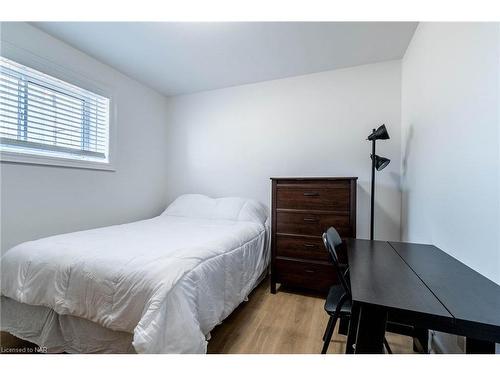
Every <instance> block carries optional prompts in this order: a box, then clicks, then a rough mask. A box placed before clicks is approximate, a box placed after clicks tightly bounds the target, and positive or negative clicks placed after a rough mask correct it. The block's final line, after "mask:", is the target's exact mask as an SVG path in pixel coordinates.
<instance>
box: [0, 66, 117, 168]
mask: <svg viewBox="0 0 500 375" xmlns="http://www.w3.org/2000/svg"><path fill="white" fill-rule="evenodd" d="M109 102H110V100H109V98H105V97H103V96H100V95H97V94H95V93H93V92H90V91H88V90H85V89H82V88H80V87H77V86H74V85H72V84H69V83H67V82H63V81H61V80H59V79H57V78H54V77H51V76H49V75H47V74H44V73H41V72H39V71H36V70H34V69H31V68H28V67H26V66H23V65H21V64H18V63H16V62H14V61H11V60H9V59H7V58H4V57H0V148H1V151H2V159H3V160H7V161H16V160H11V158H9V159H6V157H5V156H6V155H8V156H11V157H12V156H14V159H15V156H16V155H21V156H28V157H29V158H28V159H27V160H28V162H30V161H32V160H35V159H36V158H37V157H38V158H40V157H41V158H43V159H44V160H54V159H59V160H61V159H62V160H71V161H80V162H88V163H94V164H95V163H102V164H107V163H109ZM44 164H52V163H50V162H49V163H47V162H46V163H44ZM56 164H57V163H56ZM59 165H64V164H59ZM70 165H71V164H70ZM75 166H76V164H75Z"/></svg>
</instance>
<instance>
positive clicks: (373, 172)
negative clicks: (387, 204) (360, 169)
mask: <svg viewBox="0 0 500 375" xmlns="http://www.w3.org/2000/svg"><path fill="white" fill-rule="evenodd" d="M375 131H376V130H375V129H373V132H372V134H373V133H375ZM375 155H376V154H375V139H373V140H372V187H371V189H372V190H371V202H370V240H373V223H374V206H375Z"/></svg>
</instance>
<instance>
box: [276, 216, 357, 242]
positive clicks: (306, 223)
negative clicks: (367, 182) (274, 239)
mask: <svg viewBox="0 0 500 375" xmlns="http://www.w3.org/2000/svg"><path fill="white" fill-rule="evenodd" d="M331 226H333V227H335V229H337V231H338V232H339V234H340V235H341V236H342V237H352V233H351V228H352V227H351V226H350V224H349V215H348V214H347V213H346V214H338V213H337V214H334V213H318V212H315V213H311V212H293V211H280V210H278V211H277V213H276V230H277V233H279V234H301V235H306V236H321V235H322V234H323V233H324V232H325V231H326V230H327V229H328V228H329V227H331Z"/></svg>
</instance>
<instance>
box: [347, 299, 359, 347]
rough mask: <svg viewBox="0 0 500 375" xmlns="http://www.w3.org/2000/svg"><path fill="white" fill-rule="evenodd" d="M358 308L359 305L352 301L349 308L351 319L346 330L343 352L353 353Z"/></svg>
mask: <svg viewBox="0 0 500 375" xmlns="http://www.w3.org/2000/svg"><path fill="white" fill-rule="evenodd" d="M359 309H360V307H359V305H358V304H357V303H353V305H352V308H351V319H350V320H349V328H348V330H347V343H346V347H345V354H354V344H355V343H356V336H357V332H358V321H359Z"/></svg>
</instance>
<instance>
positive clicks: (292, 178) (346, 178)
mask: <svg viewBox="0 0 500 375" xmlns="http://www.w3.org/2000/svg"><path fill="white" fill-rule="evenodd" d="M357 179H358V178H357V177H318V176H314V177H271V180H299V181H300V180H333V181H335V180H357Z"/></svg>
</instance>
